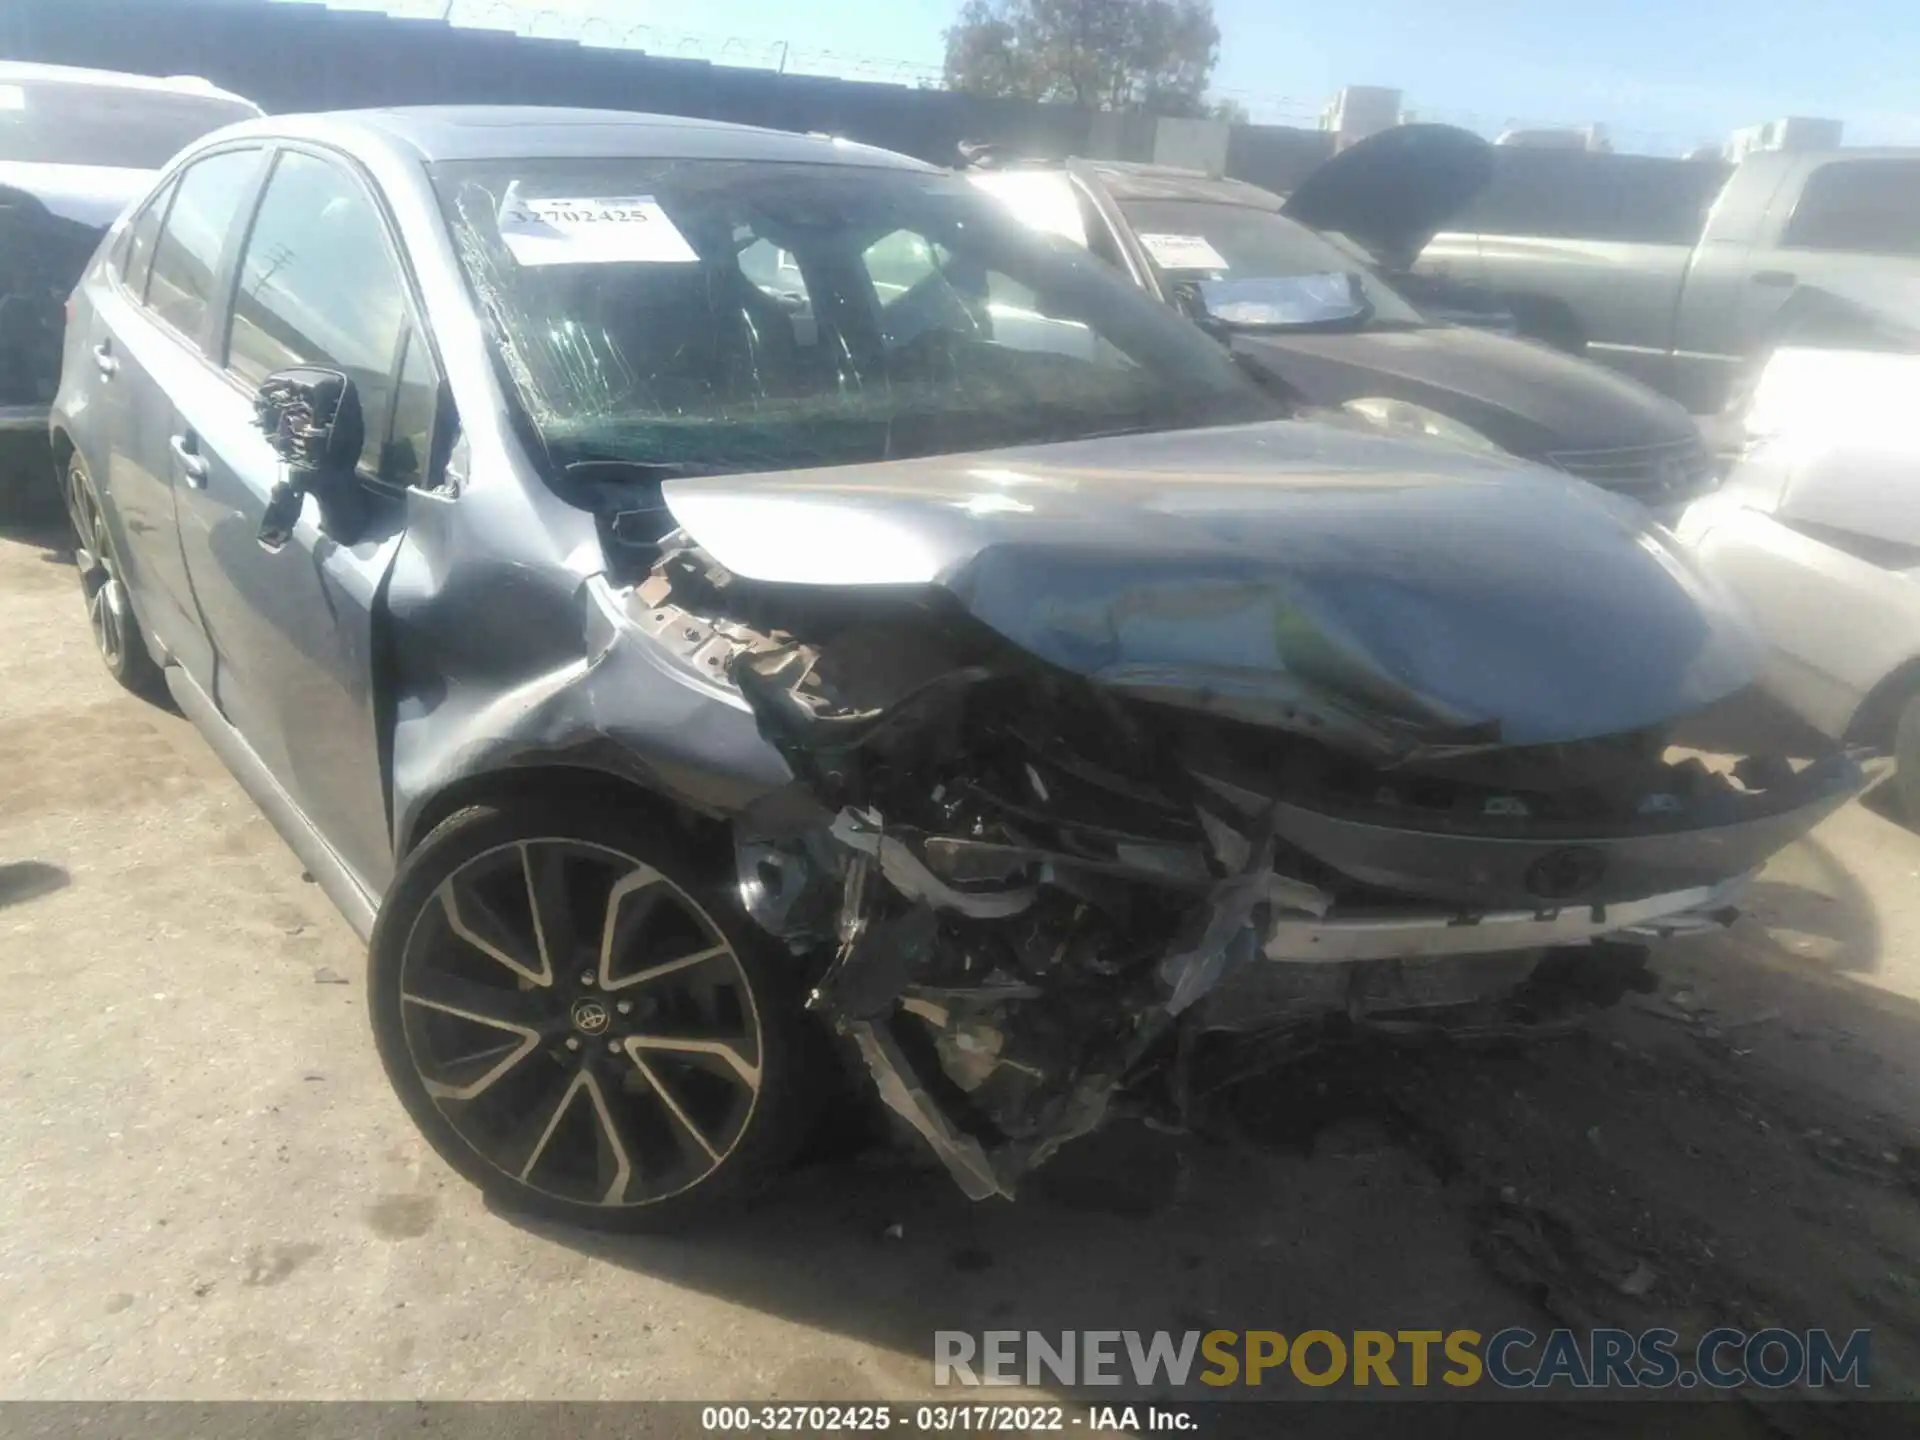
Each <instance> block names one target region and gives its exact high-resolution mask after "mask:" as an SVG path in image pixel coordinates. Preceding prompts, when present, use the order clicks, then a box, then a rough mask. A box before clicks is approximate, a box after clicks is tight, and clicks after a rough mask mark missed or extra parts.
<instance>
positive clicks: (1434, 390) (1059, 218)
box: [966, 147, 1713, 515]
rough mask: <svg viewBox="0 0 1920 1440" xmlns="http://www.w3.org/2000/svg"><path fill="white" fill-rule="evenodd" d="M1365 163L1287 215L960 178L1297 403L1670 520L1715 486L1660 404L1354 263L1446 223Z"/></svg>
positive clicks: (1109, 187)
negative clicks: (1475, 454) (1209, 334)
mask: <svg viewBox="0 0 1920 1440" xmlns="http://www.w3.org/2000/svg"><path fill="white" fill-rule="evenodd" d="M1357 148H1365V147H1357ZM1483 148H1484V147H1483ZM1356 153H1357V151H1356ZM1375 153H1376V154H1377V155H1379V157H1380V159H1381V160H1382V161H1383V162H1384V163H1382V164H1381V166H1380V172H1381V173H1380V176H1379V177H1378V178H1375V177H1373V176H1371V175H1370V174H1369V173H1368V171H1367V169H1366V167H1361V166H1350V167H1341V166H1340V165H1339V163H1338V162H1337V161H1336V162H1334V164H1333V165H1331V166H1328V167H1323V172H1324V173H1316V175H1315V176H1313V177H1309V179H1310V181H1315V182H1322V183H1314V184H1309V185H1303V186H1302V187H1301V189H1300V190H1298V191H1296V192H1295V195H1294V196H1293V197H1292V198H1291V199H1289V200H1287V201H1282V200H1281V199H1280V198H1279V197H1278V196H1276V195H1273V194H1272V193H1270V192H1268V191H1266V190H1262V189H1260V188H1259V187H1257V186H1253V185H1248V184H1245V183H1243V182H1241V181H1237V180H1222V179H1215V178H1212V177H1209V176H1206V175H1202V174H1199V173H1196V172H1193V171H1186V170H1174V169H1169V168H1166V167H1163V166H1153V165H1140V164H1131V163H1123V162H1119V161H1107V160H1069V161H1067V162H1065V163H1064V164H1058V163H1056V164H1045V163H1033V164H1028V163H1012V164H1008V165H1006V166H994V167H984V168H982V167H975V168H971V169H969V170H968V171H967V172H966V173H967V176H968V178H969V179H970V180H971V181H972V182H973V183H974V184H975V185H978V186H979V187H980V188H981V189H983V190H985V191H987V192H988V193H989V194H992V195H994V196H996V197H997V198H999V199H1000V200H1002V201H1004V202H1005V203H1006V204H1008V205H1009V206H1010V207H1011V208H1012V210H1013V212H1014V213H1015V214H1016V215H1017V216H1019V217H1020V218H1021V219H1022V220H1023V221H1025V222H1026V223H1027V224H1028V225H1030V226H1032V227H1033V228H1035V229H1036V230H1040V231H1044V232H1047V233H1051V234H1054V235H1058V236H1062V237H1064V238H1066V239H1067V240H1069V241H1071V242H1072V243H1074V244H1075V245H1079V246H1084V247H1086V248H1087V249H1088V250H1090V251H1091V252H1092V253H1093V254H1094V255H1096V256H1098V257H1099V258H1101V259H1102V260H1105V261H1106V262H1107V263H1108V264H1110V265H1112V266H1113V267H1114V268H1116V269H1118V270H1119V271H1120V272H1121V273H1122V274H1124V275H1126V276H1127V277H1128V278H1129V279H1130V280H1131V281H1132V282H1133V283H1134V284H1135V285H1137V286H1138V287H1140V288H1141V289H1142V290H1144V291H1145V292H1146V293H1147V294H1149V295H1152V296H1153V297H1154V298H1156V299H1158V300H1161V301H1163V302H1165V303H1167V304H1170V305H1174V306H1176V307H1179V308H1182V309H1184V310H1185V311H1186V312H1187V313H1189V314H1190V315H1193V316H1195V317H1196V318H1198V319H1200V320H1201V321H1202V323H1204V324H1206V325H1207V326H1208V327H1209V328H1211V329H1212V330H1214V331H1215V333H1216V334H1218V335H1219V336H1220V338H1221V339H1222V340H1223V341H1224V342H1225V343H1226V344H1227V345H1228V346H1229V347H1230V348H1231V350H1232V351H1233V353H1234V354H1235V355H1236V356H1238V357H1240V359H1241V360H1242V362H1243V363H1244V364H1246V365H1247V366H1248V367H1250V368H1251V369H1253V370H1254V371H1256V372H1257V373H1259V374H1260V375H1261V376H1262V377H1263V378H1264V379H1265V380H1266V381H1268V382H1269V383H1270V384H1272V385H1273V386H1274V387H1275V388H1277V389H1278V390H1279V391H1281V392H1282V393H1284V394H1286V395H1287V396H1289V397H1291V398H1292V399H1293V400H1295V401H1296V402H1297V403H1300V404H1303V405H1306V406H1309V407H1324V408H1347V409H1352V410H1358V411H1360V412H1361V413H1364V414H1367V415H1369V416H1370V417H1371V418H1372V419H1374V420H1375V421H1376V422H1377V423H1381V424H1385V425H1388V426H1391V427H1393V428H1395V429H1401V430H1405V431H1409V432H1412V433H1417V434H1422V435H1426V436H1428V437H1431V438H1436V439H1445V440H1449V441H1452V442H1454V443H1459V444H1467V445H1481V446H1485V447H1488V448H1492V449H1498V450H1503V451H1505V452H1507V453H1508V454H1511V455H1517V456H1520V457H1522V458H1524V459H1528V460H1533V461H1537V462H1539V463H1541V464H1544V465H1548V466H1551V467H1553V468H1555V469H1558V470H1561V471H1564V472H1566V473H1567V474H1571V475H1577V476H1579V477H1580V478H1581V479H1584V480H1590V481H1592V482H1593V483H1595V484H1597V485H1600V486H1602V487H1604V488H1606V489H1610V490H1614V491H1617V492H1619V493H1621V494H1625V495H1630V496H1632V497H1633V498H1635V499H1637V500H1639V501H1641V502H1642V503H1644V504H1646V505H1648V506H1651V507H1653V508H1654V509H1656V510H1659V511H1661V512H1662V513H1663V514H1667V515H1677V514H1678V511H1679V509H1680V508H1681V507H1682V506H1684V504H1685V503H1686V502H1687V501H1688V500H1690V499H1691V498H1692V497H1694V496H1695V495H1697V494H1700V493H1702V492H1703V491H1704V490H1706V489H1708V488H1710V487H1711V485H1712V483H1713V466H1712V457H1711V456H1710V454H1709V453H1708V450H1707V447H1706V445H1705V443H1704V441H1703V440H1702V437H1701V434H1700V430H1699V427H1698V426H1697V425H1696V424H1695V423H1694V421H1693V420H1692V419H1691V418H1689V417H1688V415H1687V414H1686V412H1685V411H1684V410H1682V409H1681V408H1680V407H1679V406H1677V405H1675V404H1674V403H1673V402H1672V401H1670V400H1667V399H1665V398H1663V397H1661V396H1659V395H1656V394H1654V393H1653V392H1652V391H1650V390H1648V389H1646V388H1645V387H1644V386H1642V385H1639V384H1637V383H1635V382H1633V381H1631V380H1628V379H1626V378H1624V377H1622V376H1619V375H1615V374H1612V373H1611V372H1609V371H1606V370H1604V369H1602V368H1600V367H1598V366H1594V365H1589V364H1587V363H1585V362H1584V361H1580V360H1577V359H1574V358H1572V357H1570V356H1567V355H1563V354H1560V353H1558V352H1556V351H1554V350H1551V349H1549V348H1548V347H1546V346H1544V345H1537V344H1532V343H1528V342H1525V341H1520V340H1514V339H1509V338H1507V337H1505V336H1502V335H1498V334H1493V333H1489V332H1487V331H1485V330H1482V329H1474V328H1468V327H1464V326H1457V325H1449V324H1445V323H1443V322H1441V321H1438V320H1435V319H1433V318H1432V317H1430V316H1428V315H1426V314H1423V313H1422V312H1421V310H1420V309H1419V307H1417V306H1416V305H1414V304H1413V303H1412V302H1411V301H1409V300H1408V299H1406V297H1404V296H1402V295H1401V294H1400V293H1399V291H1398V290H1396V289H1395V288H1394V286H1393V285H1392V284H1390V283H1389V282H1388V281H1387V280H1386V279H1385V278H1384V277H1383V275H1382V274H1381V273H1379V271H1378V270H1377V269H1375V268H1372V267H1369V266H1367V265H1364V264H1361V263H1359V261H1358V260H1357V259H1356V256H1355V254H1354V248H1353V247H1355V246H1358V247H1360V248H1361V249H1362V250H1364V251H1365V252H1366V253H1368V254H1370V255H1374V256H1384V257H1387V259H1388V260H1389V261H1390V260H1391V257H1392V256H1393V254H1395V253H1396V252H1398V253H1410V247H1411V248H1412V249H1417V243H1416V242H1417V240H1418V239H1419V237H1420V236H1421V234H1422V233H1423V231H1424V229H1425V227H1426V226H1427V225H1428V224H1430V223H1432V218H1433V216H1434V215H1435V214H1436V213H1439V210H1440V209H1441V208H1443V207H1442V206H1440V205H1437V204H1436V200H1435V195H1436V193H1440V194H1444V193H1446V192H1447V190H1448V187H1429V188H1422V187H1420V186H1414V185H1408V186H1405V187H1402V188H1398V189H1397V188H1396V186H1395V184H1394V181H1395V178H1396V177H1399V176H1403V175H1404V174H1406V173H1407V172H1406V167H1405V166H1404V165H1403V164H1401V163H1400V161H1401V160H1402V159H1403V158H1404V157H1403V156H1402V154H1401V152H1400V151H1398V150H1395V149H1393V148H1391V147H1389V148H1386V149H1384V150H1380V151H1376V152H1375ZM1343 158H1346V157H1343ZM1449 178H1450V179H1457V177H1452V176H1450V177H1449ZM1396 195H1398V196H1400V197H1402V200H1403V204H1404V207H1405V208H1404V210H1403V211H1402V212H1399V213H1397V214H1396V212H1395V211H1394V210H1393V208H1392V206H1393V201H1394V198H1395V197H1396ZM1296 204H1298V205H1300V206H1302V207H1303V208H1306V209H1307V211H1308V213H1310V214H1312V215H1313V216H1314V217H1315V218H1316V219H1317V220H1319V221H1322V222H1324V223H1331V222H1333V221H1336V220H1337V221H1338V222H1339V225H1340V231H1339V233H1340V234H1341V235H1342V236H1343V237H1344V242H1343V243H1336V242H1335V241H1334V240H1332V239H1329V238H1327V237H1326V236H1322V235H1320V234H1318V233H1316V232H1315V231H1314V230H1311V229H1309V228H1308V227H1307V226H1306V225H1303V224H1301V223H1300V222H1299V221H1298V220H1296V219H1294V218H1293V216H1292V213H1291V212H1292V211H1293V209H1294V207H1295V205H1296ZM1349 276H1351V277H1352V279H1351V281H1349V280H1348V279H1347V277H1349ZM1215 302H1217V303H1215Z"/></svg>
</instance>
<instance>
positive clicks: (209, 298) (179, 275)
mask: <svg viewBox="0 0 1920 1440" xmlns="http://www.w3.org/2000/svg"><path fill="white" fill-rule="evenodd" d="M260 153H261V152H260V151H258V150H223V151H221V152H220V153H219V154H218V155H209V156H208V157H207V158H206V159H204V160H197V161H195V162H194V163H193V164H192V165H189V166H188V167H187V168H186V170H185V171H184V172H183V173H182V174H181V176H180V182H179V184H178V185H177V186H176V187H175V190H174V197H173V203H172V204H171V205H170V206H168V207H167V216H166V221H165V223H164V224H163V225H162V226H161V227H160V238H159V241H158V243H156V244H155V246H154V250H153V275H152V278H151V279H150V280H149V281H148V283H147V304H148V305H150V306H151V307H152V308H153V313H154V314H156V315H158V316H159V317H160V318H161V319H162V320H164V321H166V322H167V323H168V324H169V325H171V326H173V328H174V329H176V330H178V331H179V332H180V333H181V334H182V335H184V336H186V337H187V338H188V339H189V340H194V339H197V338H198V336H199V334H200V329H201V326H202V325H203V324H204V323H205V321H206V318H207V311H208V310H209V309H210V308H211V307H212V305H213V297H214V290H215V287H216V285H217V284H218V280H219V271H220V255H221V252H222V250H224V249H225V247H226V243H227V234H228V232H229V231H230V230H231V229H232V228H233V222H234V219H235V217H236V216H237V215H238V214H239V212H240V206H241V204H242V203H243V202H244V201H245V199H246V198H247V193H248V191H249V190H250V188H251V187H252V183H253V177H254V172H255V170H256V168H257V167H258V166H259V164H260Z"/></svg>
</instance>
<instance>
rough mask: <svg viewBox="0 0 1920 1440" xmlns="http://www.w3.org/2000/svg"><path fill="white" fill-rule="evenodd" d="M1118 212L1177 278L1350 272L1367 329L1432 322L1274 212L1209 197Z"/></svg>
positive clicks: (1131, 204) (1357, 263)
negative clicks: (1364, 307)
mask: <svg viewBox="0 0 1920 1440" xmlns="http://www.w3.org/2000/svg"><path fill="white" fill-rule="evenodd" d="M1120 209H1121V212H1122V213H1123V214H1124V215H1125V216H1126V217H1127V223H1128V224H1129V225H1131V226H1132V227H1133V228H1134V231H1135V232H1136V233H1137V234H1138V235H1139V236H1140V243H1141V244H1142V245H1143V246H1144V247H1145V248H1146V251H1147V253H1148V255H1149V256H1151V257H1152V259H1153V262H1154V264H1155V265H1157V266H1159V267H1160V268H1161V269H1162V270H1163V271H1165V272H1166V273H1168V274H1170V275H1173V276H1174V277H1176V278H1178V279H1184V280H1193V279H1218V280H1224V279H1235V280H1277V279H1284V278H1287V277H1290V276H1296V275H1324V274H1329V273H1332V272H1335V271H1350V272H1352V273H1354V274H1357V275H1359V276H1360V286H1361V288H1362V289H1363V290H1364V291H1365V292H1366V296H1367V303H1368V304H1369V305H1370V306H1371V307H1372V310H1373V316H1372V319H1371V320H1370V321H1369V322H1368V325H1369V328H1372V329H1382V328H1387V327H1404V326H1410V325H1424V324H1426V323H1427V321H1425V320H1424V319H1423V318H1422V317H1421V315H1420V312H1419V311H1417V310H1415V309H1414V308H1413V306H1412V305H1410V304H1408V303H1407V301H1406V300H1404V299H1402V298H1401V296H1400V295H1399V294H1398V292H1396V291H1395V290H1394V289H1393V287H1392V286H1390V285H1388V284H1387V283H1386V282H1385V281H1383V280H1382V279H1381V278H1380V277H1379V276H1378V275H1375V274H1373V273H1371V272H1370V271H1369V270H1368V269H1367V268H1366V265H1365V262H1364V261H1362V260H1358V259H1356V258H1355V256H1354V254H1353V253H1352V252H1351V251H1348V250H1343V249H1341V248H1340V247H1339V246H1337V245H1335V244H1334V243H1333V242H1331V241H1329V240H1327V239H1324V238H1323V237H1321V236H1319V235H1316V234H1314V233H1313V231H1311V230H1309V229H1307V227H1306V226H1304V225H1300V224H1296V223H1295V222H1294V221H1292V220H1289V219H1287V217H1286V216H1284V215H1277V214H1275V213H1274V212H1273V211H1271V210H1256V209H1254V208H1253V207H1252V206H1250V205H1222V204H1219V203H1217V202H1214V201H1210V200H1204V201H1203V200H1123V201H1121V202H1120Z"/></svg>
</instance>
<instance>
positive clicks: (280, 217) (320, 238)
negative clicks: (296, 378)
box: [227, 151, 407, 473]
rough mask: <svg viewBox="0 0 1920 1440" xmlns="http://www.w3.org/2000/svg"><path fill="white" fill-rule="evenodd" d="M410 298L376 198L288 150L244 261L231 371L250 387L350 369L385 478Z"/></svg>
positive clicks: (370, 463) (371, 464) (371, 455)
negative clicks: (271, 378) (316, 368)
mask: <svg viewBox="0 0 1920 1440" xmlns="http://www.w3.org/2000/svg"><path fill="white" fill-rule="evenodd" d="M405 296H406V291H405V289H404V288H403V286H402V284H401V280H400V272H399V270H398V268H397V267H396V266H395V264H394V261H393V258H392V255H391V253H390V252H389V250H388V247H387V241H386V229H385V227H384V226H383V225H382V223H381V220H380V216H379V213H378V212H377V211H376V210H375V209H374V207H373V203H372V201H371V200H369V199H368V198H367V194H366V192H365V191H364V190H363V189H362V188H361V187H360V185H359V184H358V183H356V182H355V180H354V179H353V177H352V176H350V175H348V174H347V173H346V172H345V171H343V170H342V169H340V168H339V167H338V166H337V165H334V164H332V163H331V162H329V161H326V160H321V159H317V158H316V157H314V156H312V155H304V154H301V153H299V152H298V151H288V152H286V153H284V154H282V155H281V156H280V160H279V163H278V164H276V165H275V166H274V170H273V175H272V177H271V178H270V179H269V180H268V181H267V188H266V193H265V195H264V196H263V197H262V198H261V201H260V209H259V212H258V214H257V215H256V216H255V217H254V222H253V229H252V231H251V233H250V234H249V235H248V237H247V246H246V250H245V253H244V254H243V255H242V257H241V261H240V283H239V286H238V287H237V288H236V290H235V292H234V297H233V324H232V330H231V335H230V340H229V344H228V350H227V368H228V369H229V370H231V371H232V372H233V373H234V374H235V375H237V376H239V377H240V378H241V379H242V380H244V381H245V382H246V383H247V384H249V385H257V384H259V382H260V381H262V380H264V379H265V378H266V377H267V376H268V375H270V374H272V373H273V372H274V371H276V370H285V369H288V368H290V367H292V366H296V365H327V366H331V367H333V368H335V369H339V370H342V371H344V372H346V374H348V375H349V376H351V377H352V378H353V382H354V385H355V386H356V388H357V389H358V390H359V392H360V406H361V411H362V413H363V414H364V416H365V418H366V423H367V449H366V451H365V454H364V457H363V461H362V463H363V465H364V467H365V468H366V469H367V470H368V471H370V472H373V473H378V470H379V455H380V450H379V446H380V442H381V439H382V437H383V436H384V435H385V434H386V428H385V427H386V420H387V414H388V411H389V409H390V408H391V406H392V402H393V378H392V377H393V374H394V369H395V367H396V365H397V364H398V363H399V360H400V336H401V332H402V331H403V330H404V329H405V328H406V325H407V305H406V298H405Z"/></svg>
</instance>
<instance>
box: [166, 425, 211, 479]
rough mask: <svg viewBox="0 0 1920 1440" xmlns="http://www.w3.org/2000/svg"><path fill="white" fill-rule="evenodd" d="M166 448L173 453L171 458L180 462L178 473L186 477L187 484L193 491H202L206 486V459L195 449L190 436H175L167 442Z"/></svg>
mask: <svg viewBox="0 0 1920 1440" xmlns="http://www.w3.org/2000/svg"><path fill="white" fill-rule="evenodd" d="M167 448H168V449H170V450H172V451H173V458H174V459H175V460H177V461H179V462H180V473H181V474H182V475H185V476H186V477H187V484H188V485H190V486H191V487H192V488H194V489H195V490H203V489H205V488H206V484H207V457H206V456H204V455H202V454H201V453H200V452H199V450H198V449H197V448H195V441H194V438H193V437H192V436H191V435H175V436H174V437H173V438H172V439H171V440H169V441H167Z"/></svg>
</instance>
